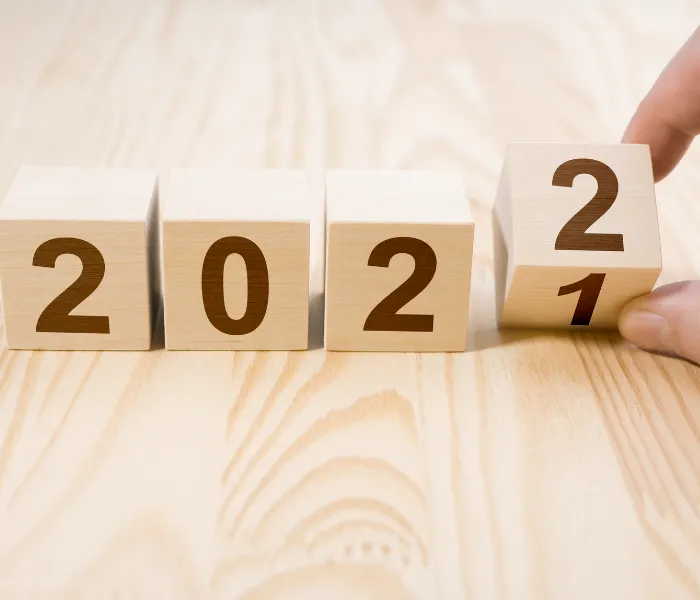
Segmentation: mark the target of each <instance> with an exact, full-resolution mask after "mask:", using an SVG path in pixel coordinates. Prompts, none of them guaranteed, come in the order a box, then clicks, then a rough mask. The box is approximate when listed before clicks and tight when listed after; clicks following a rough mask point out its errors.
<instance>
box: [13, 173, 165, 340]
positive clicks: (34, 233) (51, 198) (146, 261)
mask: <svg viewBox="0 0 700 600" xmlns="http://www.w3.org/2000/svg"><path fill="white" fill-rule="evenodd" d="M156 222H157V174H156V173H155V172H152V171H139V170H125V169H87V168H71V167H25V168H22V169H21V170H20V171H19V173H18V174H17V176H16V178H15V180H14V182H13V183H12V186H11V188H10V190H9V192H8V195H7V197H6V199H5V202H4V203H3V205H2V207H0V277H1V279H2V297H3V307H4V313H5V337H6V343H7V346H8V348H12V349H58V350H146V349H148V348H150V345H151V323H152V314H151V312H152V307H155V306H157V302H156V301H155V299H154V298H153V297H152V294H153V293H154V292H156V291H157V284H156V280H157V264H156V261H157V252H156V251H153V252H151V251H150V250H151V249H153V250H155V247H156V246H157V230H158V228H157V225H156ZM152 282H153V283H154V284H156V285H151V283H152Z"/></svg>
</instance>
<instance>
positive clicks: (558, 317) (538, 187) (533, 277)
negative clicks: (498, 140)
mask: <svg viewBox="0 0 700 600" xmlns="http://www.w3.org/2000/svg"><path fill="white" fill-rule="evenodd" d="M493 224H494V240H495V270H496V286H497V292H496V297H497V304H498V307H499V313H500V325H501V326H502V327H543V328H569V327H573V328H587V327H591V328H615V327H616V326H617V317H618V314H619V312H620V309H621V308H622V306H623V305H624V304H625V303H626V302H627V301H629V300H631V299H632V298H635V297H637V296H640V295H642V294H644V293H647V292H649V291H650V290H651V289H652V288H653V287H654V284H655V282H656V280H657V278H658V276H659V274H660V272H661V246H660V243H659V226H658V217H657V212H656V198H655V194H654V178H653V174H652V167H651V157H650V153H649V148H648V147H647V146H643V145H623V144H613V145H576V144H574V145H569V144H514V145H511V146H510V147H509V149H508V151H507V155H506V158H505V162H504V166H503V171H502V175H501V181H500V184H499V188H498V193H497V198H496V202H495V205H494V213H493Z"/></svg>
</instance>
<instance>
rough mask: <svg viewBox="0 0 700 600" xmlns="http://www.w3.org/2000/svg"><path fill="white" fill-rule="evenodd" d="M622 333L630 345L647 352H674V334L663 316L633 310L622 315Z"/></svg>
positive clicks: (620, 326) (620, 325)
mask: <svg viewBox="0 0 700 600" xmlns="http://www.w3.org/2000/svg"><path fill="white" fill-rule="evenodd" d="M619 328H620V333H621V334H622V336H623V337H624V338H625V339H626V340H627V341H628V342H630V343H632V344H634V345H635V346H639V347H640V348H643V349H645V350H657V351H659V352H674V349H673V344H672V337H673V336H672V332H671V330H670V328H669V326H668V323H667V322H666V319H664V318H663V317H662V316H660V315H657V314H656V313H653V312H649V311H647V310H631V311H629V312H626V313H623V314H622V315H620V323H619Z"/></svg>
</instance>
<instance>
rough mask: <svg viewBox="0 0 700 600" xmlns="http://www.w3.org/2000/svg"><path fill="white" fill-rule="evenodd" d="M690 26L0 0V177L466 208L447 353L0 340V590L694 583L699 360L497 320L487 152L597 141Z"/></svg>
mask: <svg viewBox="0 0 700 600" xmlns="http://www.w3.org/2000/svg"><path fill="white" fill-rule="evenodd" d="M698 22H700V8H699V7H698V4H697V2H695V1H694V0H692V1H691V0H687V1H678V0H664V1H663V2H651V1H650V0H646V1H641V0H637V1H633V0H629V1H627V0H597V1H593V0H586V1H585V2H584V1H580V2H575V1H573V0H571V1H566V2H565V1H562V0H548V1H545V0H531V1H528V2H523V1H521V0H497V1H495V0H494V1H489V0H464V1H458V0H444V1H442V2H439V1H429V0H409V1H403V0H383V1H381V0H355V1H350V0H325V1H323V0H267V1H265V0H245V1H243V0H240V1H233V0H232V1H228V2H227V1H224V0H207V1H196V0H192V1H188V2H185V1H183V0H170V1H165V0H113V1H108V0H102V1H98V0H31V1H29V0H24V1H22V2H18V1H13V0H2V1H1V2H0V191H1V192H2V194H3V195H4V192H5V191H6V190H7V188H8V186H9V183H10V181H11V178H12V177H13V175H14V173H15V171H16V169H17V168H18V166H19V165H20V164H23V163H34V164H37V163H38V164H55V163H60V164H85V165H88V166H90V165H124V166H154V167H158V168H167V167H170V166H189V165H193V166H194V165H196V166H220V165H237V166H250V167H262V166H275V167H289V166H293V167H308V168H309V170H310V171H312V172H314V173H317V174H318V175H319V176H320V174H322V172H323V169H325V168H327V167H358V166H360V167H372V168H374V167H401V168H414V167H415V168H444V167H446V168H452V169H457V170H459V171H460V172H462V173H463V174H464V175H465V176H466V177H467V178H468V181H469V188H470V192H471V195H472V199H473V205H474V210H475V216H476V220H477V224H476V242H475V259H474V271H473V284H472V303H471V309H472V310H471V317H470V321H471V334H470V342H469V351H468V352H466V353H464V354H459V355H436V354H430V355H427V354H426V355H403V354H382V355H369V354H367V355H359V354H358V355H354V354H340V353H328V354H326V353H325V352H324V351H323V350H322V349H316V350H313V351H310V352H305V353H251V352H243V353H232V352H219V353H215V352H206V353H202V352H197V353H194V352H193V353H184V352H165V351H164V350H162V349H157V350H154V351H151V352H146V353H61V352H35V353H31V352H8V351H7V350H4V349H3V351H2V354H1V356H0V598H3V599H4V598H11V599H14V598H71V599H72V598H147V599H149V600H150V599H155V598H167V599H179V598H197V599H199V598H244V599H246V600H266V599H271V598H283V599H310V600H315V599H322V600H326V599H328V598H333V599H334V600H346V599H357V598H361V599H365V598H367V599H382V600H386V599H408V598H420V599H438V600H443V599H446V600H447V599H449V600H451V599H457V598H477V599H482V598H497V599H514V598H518V599H520V598H532V599H538V600H543V599H550V598H551V599H554V598H557V599H558V598H562V599H567V600H572V599H581V600H588V599H590V598H596V599H608V598H609V599H615V600H618V599H621V598H634V599H635V600H646V599H652V598H654V599H655V598H661V597H669V598H673V599H674V600H682V599H686V598H698V597H700V402H698V400H699V399H700V370H698V369H697V368H696V367H694V366H691V365H689V364H686V363H684V362H681V361H676V360H671V359H665V358H660V357H656V356H652V355H649V354H645V353H643V352H639V351H636V350H634V349H631V348H629V347H628V346H626V345H625V344H624V343H623V342H622V341H621V340H620V339H619V337H618V336H616V335H612V334H610V335H600V334H599V335H584V334H577V335H569V334H565V333H562V334H546V335H544V334H543V335H533V334H531V333H525V332H521V333H512V334H508V335H499V334H498V333H497V332H496V330H495V328H494V298H493V275H492V252H491V227H490V223H489V209H490V206H491V203H492V201H493V196H494V193H495V186H496V182H497V180H498V175H499V170H500V166H501V159H502V156H503V151H504V148H505V144H506V143H507V142H508V141H525V142H527V141H533V142H534V141H538V142H548V141H579V142H596V141H602V142H615V141H617V140H618V139H619V136H620V135H621V133H622V131H623V130H624V127H625V125H626V122H627V120H628V118H629V117H630V115H631V114H632V111H633V109H634V107H635V106H636V103H637V102H638V101H639V99H640V98H641V97H642V95H643V93H644V92H645V91H646V89H647V88H648V86H649V85H651V83H652V82H653V80H654V78H655V76H656V74H657V73H658V71H659V70H660V69H661V68H662V66H663V65H664V64H665V62H666V61H667V60H668V59H669V58H670V56H671V55H672V54H673V53H674V52H675V50H676V49H677V47H678V46H679V45H680V44H681V43H682V42H683V41H684V39H685V38H686V37H687V35H688V34H689V33H690V32H691V30H692V29H693V28H694V27H695V25H696V24H697V23H698ZM699 167H700V150H699V149H698V148H697V147H695V148H693V149H691V152H690V154H689V156H688V157H687V159H686V160H685V161H684V163H683V165H682V166H681V167H680V168H679V169H678V170H677V171H676V172H675V173H674V174H673V175H672V176H671V178H670V179H669V180H667V181H666V182H664V183H663V184H661V185H659V186H658V201H659V210H660V218H661V235H662V243H663V258H664V272H663V274H662V281H664V282H665V281H671V280H674V279H678V278H683V277H689V276H694V275H697V274H698V273H700V253H698V244H697V239H698V236H697V234H698V228H699V227H700V201H699V200H700V199H699V198H698V190H699V189H700V168H699ZM318 209H319V211H320V205H319V207H318ZM318 214H320V212H317V215H318ZM315 231H316V232H319V231H320V227H319V223H316V225H315ZM317 238H318V236H317ZM315 244H316V245H315V247H312V250H313V251H314V252H315V256H318V255H319V252H320V250H321V249H320V247H319V246H320V244H319V241H318V239H317V240H316V242H315ZM314 248H315V250H314ZM313 278H314V282H315V285H316V289H317V290H319V289H321V287H322V268H321V265H319V264H318V263H316V264H315V270H314V274H313ZM320 306H321V302H320V299H319V298H318V297H316V298H315V300H314V328H313V332H312V333H313V337H314V340H315V342H314V345H315V346H318V339H319V334H320V331H319V328H318V327H319V323H320V322H321V321H320V318H321V311H320V310H319V307H320ZM156 345H157V346H160V347H162V341H159V342H157V344H156Z"/></svg>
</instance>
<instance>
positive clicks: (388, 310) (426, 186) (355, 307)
mask: <svg viewBox="0 0 700 600" xmlns="http://www.w3.org/2000/svg"><path fill="white" fill-rule="evenodd" d="M326 210H327V233H326V236H327V239H326V248H327V259H326V261H327V262H326V348H327V349H329V350H387V351H415V352H420V351H423V352H440V351H462V350H464V349H465V346H466V335H467V320H468V312H469V288H470V277H471V265H472V250H473V242H474V221H473V219H472V215H471V210H470V207H469V201H468V199H467V196H466V192H465V190H464V188H463V185H462V181H461V178H460V177H458V176H456V175H451V174H446V173H439V172H435V173H429V172H421V171H334V172H330V173H329V174H328V177H327V188H326Z"/></svg>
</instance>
